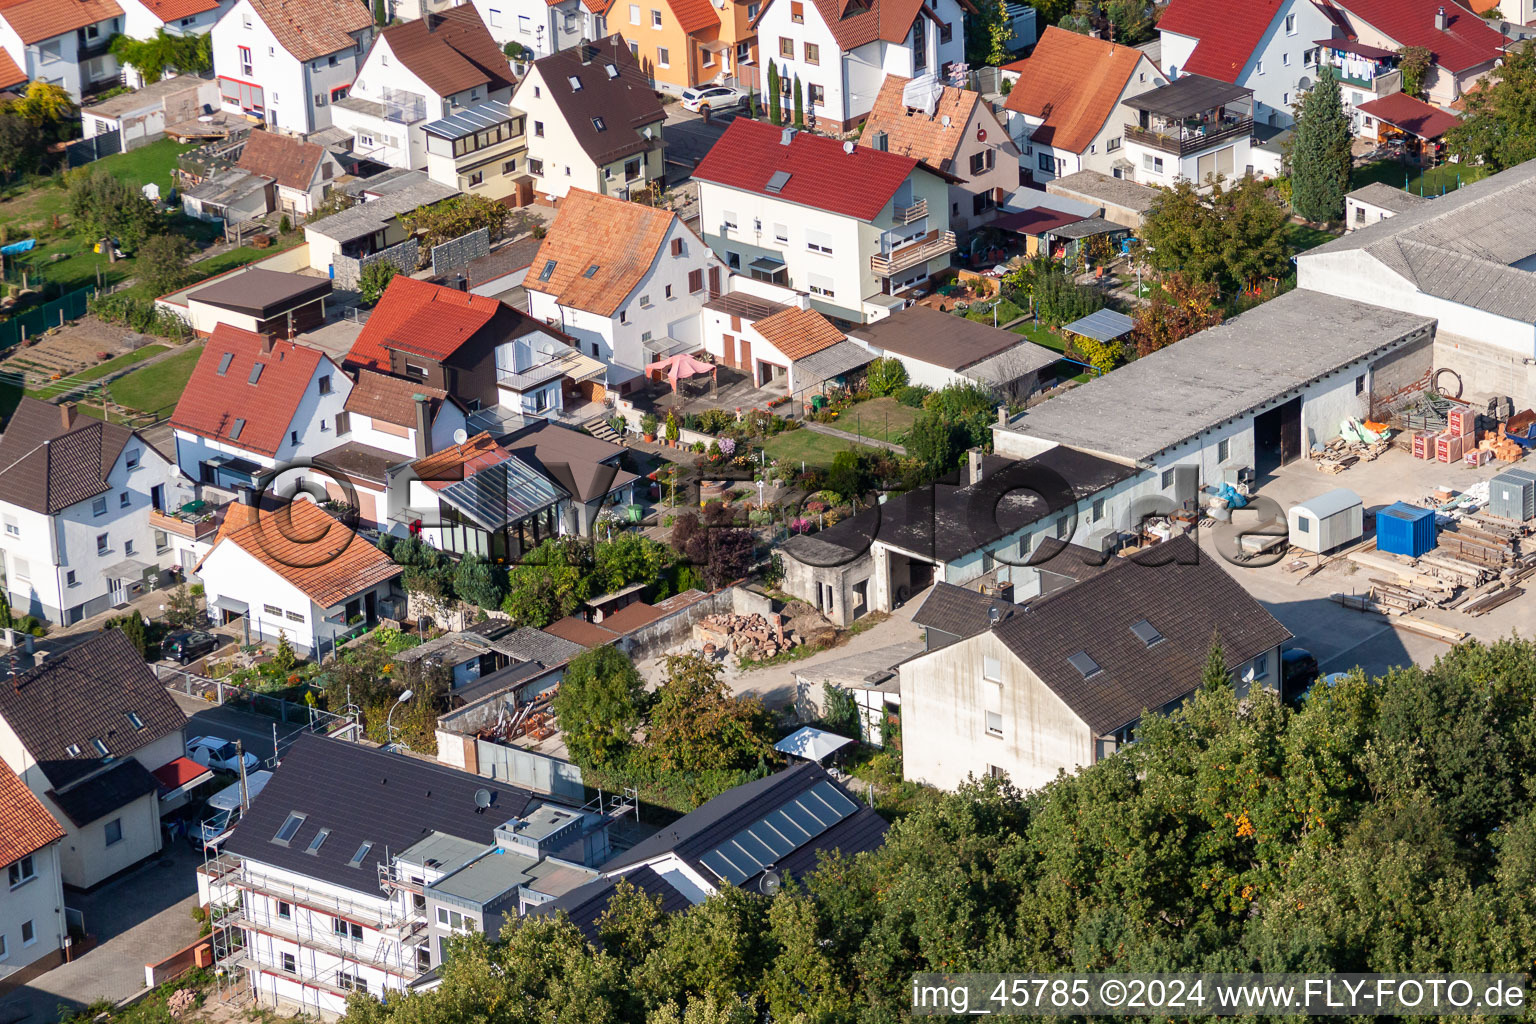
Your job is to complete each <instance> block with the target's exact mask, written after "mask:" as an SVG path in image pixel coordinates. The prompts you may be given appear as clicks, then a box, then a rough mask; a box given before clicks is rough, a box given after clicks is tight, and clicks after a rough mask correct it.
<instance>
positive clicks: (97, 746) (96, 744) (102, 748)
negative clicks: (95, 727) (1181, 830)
mask: <svg viewBox="0 0 1536 1024" xmlns="http://www.w3.org/2000/svg"><path fill="white" fill-rule="evenodd" d="M91 747H92V749H94V750H95V751H96V753H98V754H100V755H101V756H102V757H106V756H107V754H108V753H110V751H108V750H107V744H106V743H105V742H104V741H103V740H102V738H101V737H100V736H96V737H93V738H92V739H91Z"/></svg>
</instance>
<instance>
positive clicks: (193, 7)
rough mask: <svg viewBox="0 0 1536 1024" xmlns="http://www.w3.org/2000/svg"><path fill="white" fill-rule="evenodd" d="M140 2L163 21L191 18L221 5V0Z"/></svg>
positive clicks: (152, 0) (156, 0) (149, 0)
mask: <svg viewBox="0 0 1536 1024" xmlns="http://www.w3.org/2000/svg"><path fill="white" fill-rule="evenodd" d="M139 3H141V4H143V5H144V6H145V8H146V9H148V11H149V13H150V14H153V15H154V16H155V17H157V18H159V19H160V20H161V21H176V20H178V19H180V18H190V17H192V16H193V15H194V14H202V13H203V12H204V11H211V10H214V9H215V8H217V7H218V6H219V0H139Z"/></svg>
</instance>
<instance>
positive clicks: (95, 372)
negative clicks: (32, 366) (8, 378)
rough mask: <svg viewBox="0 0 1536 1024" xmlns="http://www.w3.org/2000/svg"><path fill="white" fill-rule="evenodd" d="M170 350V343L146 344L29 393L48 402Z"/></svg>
mask: <svg viewBox="0 0 1536 1024" xmlns="http://www.w3.org/2000/svg"><path fill="white" fill-rule="evenodd" d="M169 350H170V346H168V345H145V346H144V347H143V348H139V349H135V350H134V351H132V352H128V353H125V354H123V355H120V356H117V357H116V358H114V359H108V360H107V361H106V362H103V363H97V364H96V365H95V366H93V367H91V368H90V369H88V370H81V371H80V372H79V373H76V374H72V375H71V376H70V378H69V380H67V381H59V382H57V383H52V384H45V385H43V386H42V387H40V388H33V389H31V390H29V391H28V392H27V394H29V395H31V396H32V397H33V398H41V399H42V400H43V401H45V402H46V401H48V400H49V399H51V398H55V397H57V396H59V395H61V394H64V393H65V392H66V391H69V390H71V389H73V388H75V387H78V386H79V384H80V382H81V381H88V380H97V379H99V378H101V377H105V376H106V375H107V374H109V373H113V372H115V371H117V370H121V369H122V368H123V367H125V366H132V365H133V364H134V363H142V362H143V361H144V360H146V359H148V358H149V357H150V356H155V355H159V354H160V353H161V352H167V351H169Z"/></svg>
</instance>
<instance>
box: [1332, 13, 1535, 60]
mask: <svg viewBox="0 0 1536 1024" xmlns="http://www.w3.org/2000/svg"><path fill="white" fill-rule="evenodd" d="M1339 6H1340V7H1342V8H1344V10H1345V11H1347V12H1349V14H1350V16H1351V17H1352V18H1358V19H1359V20H1361V21H1364V22H1367V23H1369V24H1370V25H1371V26H1372V27H1373V28H1376V29H1377V30H1379V31H1380V32H1381V33H1382V34H1383V35H1385V36H1388V37H1390V38H1391V39H1392V40H1393V41H1394V42H1396V43H1397V44H1398V45H1399V46H1422V47H1425V48H1426V49H1428V50H1429V52H1430V53H1432V54H1434V57H1435V63H1437V64H1439V65H1440V66H1441V67H1443V68H1445V69H1446V70H1448V71H1452V72H1460V71H1465V70H1467V69H1468V68H1473V67H1476V66H1477V65H1479V64H1485V63H1487V62H1488V61H1491V60H1494V59H1496V58H1498V57H1500V56H1502V55H1503V52H1504V44H1505V42H1506V40H1505V38H1504V36H1503V35H1502V34H1500V33H1499V31H1498V30H1497V29H1495V28H1493V26H1491V25H1489V24H1488V23H1487V22H1486V21H1484V20H1483V19H1482V18H1480V17H1478V16H1477V15H1475V14H1473V13H1472V12H1471V11H1469V10H1467V9H1466V8H1465V7H1462V6H1461V5H1460V4H1457V3H1446V2H1445V0H1339ZM1441 7H1444V8H1445V20H1446V26H1445V30H1444V31H1441V30H1440V29H1437V28H1435V13H1436V12H1437V11H1438V10H1439V9H1440V8H1441Z"/></svg>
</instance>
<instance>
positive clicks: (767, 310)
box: [699, 274, 874, 395]
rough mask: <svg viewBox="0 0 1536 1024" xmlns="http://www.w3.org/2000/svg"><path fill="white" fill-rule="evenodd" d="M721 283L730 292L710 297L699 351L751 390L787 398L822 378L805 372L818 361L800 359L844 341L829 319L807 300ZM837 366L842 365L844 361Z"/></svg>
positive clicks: (741, 280) (736, 279) (760, 286)
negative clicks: (742, 377)
mask: <svg viewBox="0 0 1536 1024" xmlns="http://www.w3.org/2000/svg"><path fill="white" fill-rule="evenodd" d="M727 283H728V284H729V285H730V287H731V291H730V292H729V293H727V294H725V295H715V296H711V298H710V299H709V301H708V302H706V303H704V309H703V310H702V312H701V313H700V315H699V318H700V324H701V326H702V329H703V335H704V338H703V340H704V351H706V352H708V353H709V354H710V355H711V356H714V357H715V362H716V363H719V364H722V365H724V366H730V367H734V368H735V369H738V370H741V371H742V372H744V373H746V374H747V375H748V377H749V378H750V379H751V381H752V383H753V385H754V386H755V387H759V388H766V389H773V390H782V391H783V392H784V393H786V394H789V395H794V394H797V393H799V392H801V391H804V390H805V389H806V388H807V387H811V386H814V385H816V384H819V383H821V381H822V380H824V379H826V378H825V377H824V376H818V375H817V374H815V373H809V372H807V371H806V367H807V365H810V366H812V367H815V366H818V365H820V364H821V363H822V362H823V361H824V360H816V361H815V362H813V363H811V364H806V363H805V362H804V360H806V359H809V358H810V357H812V356H815V355H816V354H817V353H821V352H825V351H826V350H827V349H829V348H832V347H834V346H837V345H841V344H843V343H844V341H845V338H844V335H843V332H842V331H840V330H838V329H837V327H836V326H835V325H833V323H832V322H831V321H830V320H828V319H827V318H826V317H825V316H823V315H822V314H821V313H819V312H817V311H816V310H814V309H812V308H810V296H808V295H806V294H804V293H803V292H797V291H794V290H793V289H790V288H781V287H779V286H777V285H771V284H767V283H766V282H763V281H756V280H753V279H752V278H749V277H742V276H741V275H739V274H733V275H731V278H730V280H729V281H728V282H727ZM845 347H851V346H845ZM826 358H833V357H826ZM851 358H852V359H855V360H857V359H858V358H859V357H858V356H852V357H851ZM873 358H874V357H873V356H870V357H869V359H873ZM868 361H869V360H864V362H865V363H867V362H868ZM837 365H847V359H846V358H845V359H844V360H842V361H840V362H839V363H838V364H837ZM854 365H855V366H856V365H861V364H859V363H857V362H856V363H855V364H854ZM849 368H852V367H849Z"/></svg>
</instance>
